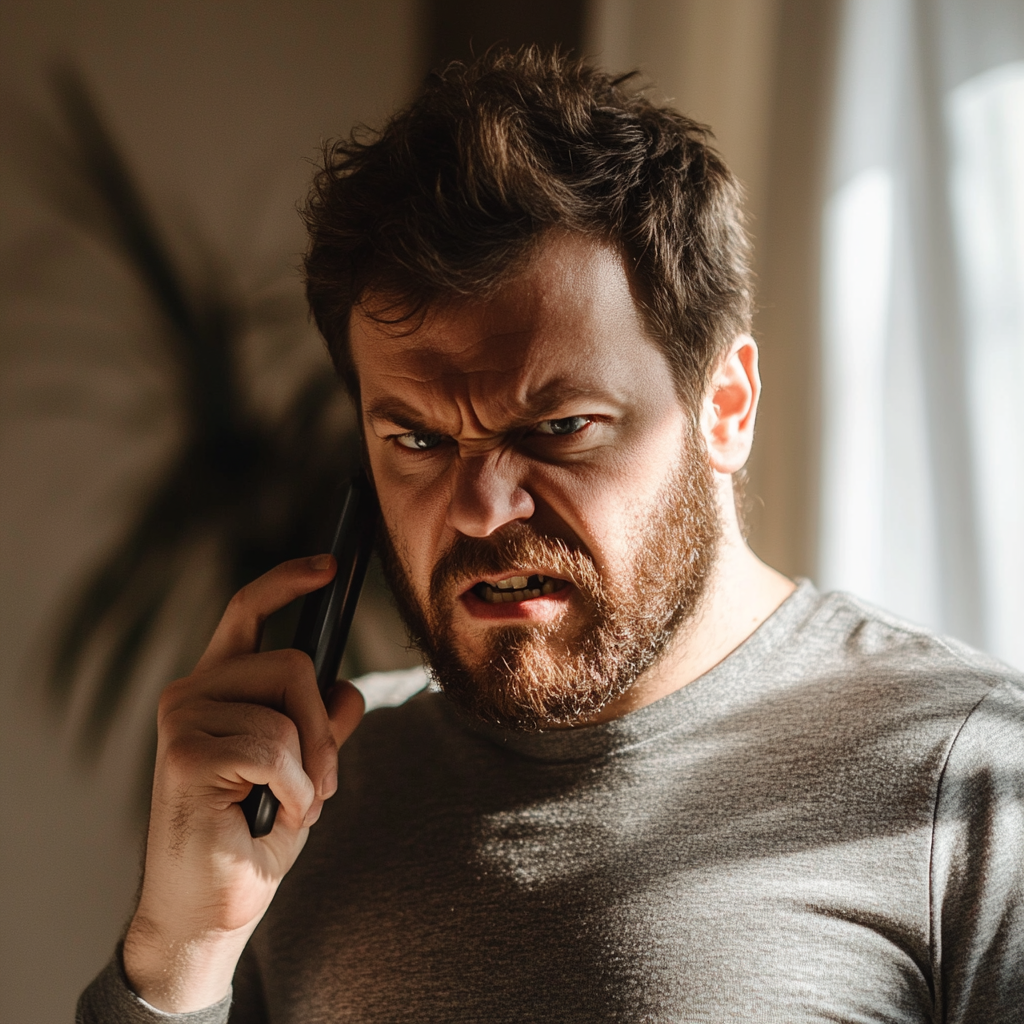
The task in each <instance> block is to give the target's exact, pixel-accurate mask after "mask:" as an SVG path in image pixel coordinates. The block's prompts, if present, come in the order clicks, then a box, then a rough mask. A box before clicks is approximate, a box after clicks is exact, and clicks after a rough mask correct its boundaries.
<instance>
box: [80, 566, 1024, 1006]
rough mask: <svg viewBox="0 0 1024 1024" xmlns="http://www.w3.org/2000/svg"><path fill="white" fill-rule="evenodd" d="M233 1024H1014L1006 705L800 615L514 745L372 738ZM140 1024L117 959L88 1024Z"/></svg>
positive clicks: (827, 606)
mask: <svg viewBox="0 0 1024 1024" xmlns="http://www.w3.org/2000/svg"><path fill="white" fill-rule="evenodd" d="M340 761H341V764H340V778H341V786H340V789H339V791H338V793H337V795H336V796H335V797H334V798H333V799H332V800H331V801H330V802H329V803H328V805H327V808H326V809H325V812H324V815H323V818H322V819H321V822H320V823H319V824H318V825H317V826H316V827H315V828H314V829H313V830H312V834H311V836H310V840H309V843H308V844H307V846H306V849H305V850H304V851H303V853H302V855H301V856H300V858H299V860H298V862H297V863H296V865H295V867H294V868H293V870H292V872H291V873H290V874H289V876H288V877H287V878H286V879H285V881H284V882H283V884H282V886H281V889H280V891H279V893H278V895H277V897H276V898H275V900H274V903H273V905H272V907H271V909H270V911H269V912H268V914H267V916H266V918H265V920H264V921H263V922H262V924H261V925H260V927H259V928H258V929H257V931H256V933H255V935H254V936H253V939H252V941H251V942H250V944H249V947H248V949H247V951H246V954H245V956H244V957H243V960H242V963H241V964H240V966H239V971H238V973H237V975H236V979H235V989H234V1004H233V1006H232V1007H231V1009H230V1019H231V1021H232V1022H233V1024H234V1022H238V1024H263V1022H273V1024H284V1022H289V1024H292V1022H295V1024H297V1022H313V1021H342V1020H343V1021H352V1022H384V1021H388V1022H393V1021H415V1022H418V1024H422V1022H428V1021H438V1022H442V1021H443V1022H471V1021H472V1022H480V1021H488V1022H491V1021H509V1022H512V1021H516V1022H521V1021H567V1022H580V1024H584V1022H585V1024H596V1022H601V1021H617V1022H641V1021H643V1022H653V1021H657V1022H661V1021H686V1022H691V1021H692V1022H697V1021H700V1022H705V1021H706V1022H715V1024H721V1022H726V1021H756V1020H765V1021H785V1022H812V1021H813V1022H823V1021H831V1022H835V1021H843V1022H867V1021H898V1022H924V1021H936V1022H937V1021H944V1022H968V1021H969V1022H977V1024H982V1022H984V1024H1003V1022H1009V1021H1024V680H1022V678H1021V677H1020V676H1019V675H1017V674H1015V673H1013V672H1011V671H1010V670H1009V669H1007V668H1005V667H1004V666H1001V665H998V664H997V663H994V662H992V661H990V660H988V659H986V658H984V657H982V656H981V655H978V654H976V653H975V652H972V651H970V650H968V649H967V648H964V647H963V646H961V645H959V644H956V643H953V642H950V641H946V640H942V639H939V638H936V637H935V636H933V635H931V634H929V633H927V632H925V631H923V630H918V629H915V628H912V627H909V626H907V625H905V624H903V623H900V622H897V621H895V620H893V619H891V618H889V617H888V616H885V615H883V614H881V613H879V612H877V611H875V610H874V609H870V608H867V607H865V606H864V605H862V604H860V603H858V602H856V601H854V600H853V599H851V598H849V597H847V596H844V595H828V596H824V597H822V596H821V595H819V594H818V593H817V592H816V591H815V590H814V589H813V588H812V587H811V586H810V585H808V584H804V585H803V586H801V588H800V589H799V590H798V591H797V592H796V593H795V594H794V595H793V596H792V597H791V598H790V599H789V600H788V601H786V602H785V603H784V604H783V605H782V607H781V608H780V609H779V610H778V611H777V612H776V613H775V615H773V616H772V617H771V618H770V619H769V620H768V621H767V622H765V623H764V624H763V625H762V626H761V628H760V629H759V630H758V631H757V632H756V633H754V635H753V636H752V637H750V638H749V639H748V640H747V641H746V642H745V643H744V644H743V645H742V646H741V647H740V648H738V649H737V650H736V651H735V652H734V653H733V654H732V655H730V656H729V657H728V658H727V659H725V660H724V661H723V662H722V663H721V664H719V665H718V666H717V667H716V668H714V669H712V670H711V671H710V672H708V673H707V674H705V675H704V676H702V677H701V678H700V679H698V680H697V681H695V682H693V683H691V684H690V685H689V686H687V687H684V688H683V689H681V690H679V691H677V692H675V693H673V694H671V695H670V696H668V697H665V698H664V699H662V700H660V701H658V702H657V703H655V704H652V705H650V706H648V707H646V708H643V709H641V710H640V711H637V712H634V713H633V714H630V715H627V716H625V717H623V718H620V719H618V720H616V721H613V722H610V723H607V724H603V725H598V726H591V727H587V728H581V729H574V730H566V731H553V732H546V733H538V734H531V735H520V734H511V733H504V732H499V731H497V730H492V729H487V728H483V727H479V726H472V725H469V724H467V723H466V722H464V721H463V720H461V719H460V718H459V717H458V716H457V715H456V713H455V712H454V711H453V710H452V709H451V708H450V706H449V705H447V703H446V702H445V701H444V699H443V698H442V697H441V696H440V695H438V694H435V693H423V694H420V695H419V696H417V697H415V698H413V699H412V700H410V701H409V702H407V703H405V704H404V705H402V706H400V707H397V708H389V709H382V710H377V711H374V712H372V713H370V714H368V715H367V717H366V719H365V720H364V722H363V724H362V725H360V727H359V729H358V730H357V732H356V734H355V735H354V736H353V738H352V739H351V740H350V741H349V743H347V744H346V745H345V747H344V748H343V749H342V752H341V758H340ZM228 1015H229V1005H228V1001H227V1000H226V1001H225V1002H224V1003H221V1004H219V1005H218V1006H216V1007H211V1008H210V1009H209V1010H206V1011H203V1012H202V1013H199V1014H192V1015H181V1016H180V1017H179V1016H176V1015H170V1016H168V1015H163V1014H156V1013H155V1012H154V1011H152V1010H151V1009H150V1008H149V1007H147V1006H146V1004H144V1003H142V1002H141V1000H138V999H137V998H136V997H135V996H133V995H132V994H131V993H130V991H129V990H128V988H127V986H126V985H125V983H124V979H123V975H122V974H121V973H120V971H119V968H118V965H117V963H116V960H115V962H113V963H112V964H111V966H110V967H109V968H108V969H107V971H106V972H105V973H104V974H103V975H101V976H100V977H99V978H98V979H97V980H96V981H95V982H94V983H93V985H92V986H91V987H90V988H89V989H88V990H87V991H86V992H85V993H84V994H83V998H82V1001H81V1003H80V1007H79V1020H80V1021H82V1022H83V1024H107V1022H112V1021H115V1020H116V1021H129V1022H139V1024H154V1022H156V1021H162V1022H164V1024H167V1022H168V1021H179V1020H180V1021H182V1022H188V1024H223V1022H224V1021H225V1020H227V1018H228Z"/></svg>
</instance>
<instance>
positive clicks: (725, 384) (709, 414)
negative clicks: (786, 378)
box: [701, 334, 761, 474]
mask: <svg viewBox="0 0 1024 1024" xmlns="http://www.w3.org/2000/svg"><path fill="white" fill-rule="evenodd" d="M760 394H761V378H760V377H759V376H758V373H757V343H756V342H755V341H754V339H753V338H752V337H750V335H749V334H741V335H740V336H739V337H738V338H736V340H735V341H734V342H733V343H732V347H731V348H730V349H729V351H728V353H727V354H726V355H725V356H723V357H722V359H720V360H719V362H718V365H717V366H716V367H715V370H714V373H713V374H712V376H711V384H710V386H709V387H708V390H707V394H706V395H705V396H704V406H703V408H702V409H701V431H702V432H703V434H704V442H705V444H706V445H707V449H708V461H709V462H710V464H711V468H712V469H713V470H715V471H716V472H718V473H723V474H731V473H735V472H736V471H737V470H740V469H742V468H743V466H744V464H745V463H746V461H747V458H748V457H749V456H750V446H751V445H752V444H753V441H754V417H755V414H756V413H757V400H758V398H759V397H760Z"/></svg>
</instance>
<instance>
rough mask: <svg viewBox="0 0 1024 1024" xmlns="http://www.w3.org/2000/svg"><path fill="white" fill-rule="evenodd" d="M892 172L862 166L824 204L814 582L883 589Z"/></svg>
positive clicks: (873, 593)
mask: <svg viewBox="0 0 1024 1024" xmlns="http://www.w3.org/2000/svg"><path fill="white" fill-rule="evenodd" d="M892 191H893V189H892V179H891V176H890V174H889V173H888V172H887V171H886V170H884V169H882V168H879V167H874V168H868V169H867V170H864V171H861V172H860V173H859V174H857V175H856V176H855V177H853V178H852V179H851V180H850V181H849V182H847V183H846V184H845V185H843V186H842V187H841V188H840V189H839V190H838V191H837V192H836V193H835V194H834V195H833V197H832V199H831V200H830V202H829V204H828V207H827V209H826V211H825V237H824V243H825V255H824V264H825V265H824V282H823V284H824V334H825V338H824V352H823V382H822V383H823V395H822V398H823V405H824V408H826V409H827V410H829V415H828V417H827V418H826V425H825V436H824V437H823V439H822V441H823V444H822V450H823V459H822V505H821V533H820V538H821V539H820V544H821V547H820V556H819V571H818V576H819V583H820V584H821V586H822V587H823V588H824V589H826V590H831V589H834V588H842V589H844V590H851V591H853V592H855V593H857V594H858V595H859V596H862V597H866V598H868V599H869V600H875V601H880V600H882V599H883V596H884V572H883V508H884V502H883V488H884V475H883V474H884V465H885V450H884V442H885V435H884V411H885V410H884V395H885V366H886V339H887V336H888V328H889V309H890V301H889V299H890V281H891V264H892V233H893V232H892V221H893V200H892Z"/></svg>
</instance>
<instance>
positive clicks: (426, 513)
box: [374, 474, 446, 598]
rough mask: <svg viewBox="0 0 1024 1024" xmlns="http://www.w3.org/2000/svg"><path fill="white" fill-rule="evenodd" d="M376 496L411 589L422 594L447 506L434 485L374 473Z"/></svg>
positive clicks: (441, 535) (441, 534) (426, 588)
mask: <svg viewBox="0 0 1024 1024" xmlns="http://www.w3.org/2000/svg"><path fill="white" fill-rule="evenodd" d="M374 482H375V484H376V486H377V497H378V499H379V501H380V507H381V515H382V516H383V518H384V522H385V523H386V524H387V528H388V533H389V534H390V537H391V542H392V544H393V545H394V548H395V552H396V554H397V555H398V557H399V559H400V560H401V563H402V566H403V567H404V569H405V573H406V576H407V578H408V580H409V582H410V583H411V584H412V586H413V589H414V590H415V591H416V593H417V594H418V595H420V597H421V598H422V597H424V596H425V595H426V593H427V590H428V587H429V584H430V573H431V571H432V569H433V567H434V565H435V563H436V561H437V557H438V554H439V545H440V543H441V540H442V537H443V534H444V523H445V515H446V509H445V505H444V503H443V502H442V501H439V500H438V491H437V489H436V488H435V489H433V490H431V489H426V490H424V491H423V492H421V491H420V490H419V489H417V488H411V487H408V486H406V485H402V484H399V483H397V482H396V481H392V480H389V479H388V477H387V475H386V474H384V475H382V476H381V477H377V476H376V474H375V481H374Z"/></svg>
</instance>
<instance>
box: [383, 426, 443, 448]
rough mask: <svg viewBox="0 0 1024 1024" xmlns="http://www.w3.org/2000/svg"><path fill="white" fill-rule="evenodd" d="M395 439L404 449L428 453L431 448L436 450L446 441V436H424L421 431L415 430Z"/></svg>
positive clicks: (399, 435)
mask: <svg viewBox="0 0 1024 1024" xmlns="http://www.w3.org/2000/svg"><path fill="white" fill-rule="evenodd" d="M394 439H395V440H396V441H397V442H398V443H399V444H400V445H401V446H402V447H403V448H411V449H412V450H413V451H417V452H426V451H430V449H431V448H436V447H437V446H438V445H439V444H440V443H441V442H442V441H443V440H444V434H424V433H422V432H421V431H419V430H414V431H412V432H411V433H409V434H396V435H395V437H394Z"/></svg>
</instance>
